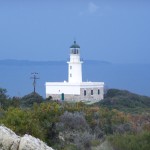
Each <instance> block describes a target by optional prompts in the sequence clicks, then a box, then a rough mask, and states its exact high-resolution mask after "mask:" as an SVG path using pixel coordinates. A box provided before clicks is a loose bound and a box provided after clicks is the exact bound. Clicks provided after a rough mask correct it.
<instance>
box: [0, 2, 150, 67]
mask: <svg viewBox="0 0 150 150" xmlns="http://www.w3.org/2000/svg"><path fill="white" fill-rule="evenodd" d="M74 40H76V41H77V43H78V44H79V45H80V47H81V57H82V58H83V59H86V60H87V59H90V60H102V61H108V62H112V63H142V64H147V63H150V59H149V57H150V1H149V0H0V59H19V60H22V59H23V60H35V61H37V60H38V61H51V60H67V59H68V58H69V47H70V46H71V45H72V43H73V41H74Z"/></svg>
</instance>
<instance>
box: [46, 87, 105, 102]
mask: <svg viewBox="0 0 150 150" xmlns="http://www.w3.org/2000/svg"><path fill="white" fill-rule="evenodd" d="M98 90H99V94H98ZM85 91H86V95H85ZM91 91H93V94H91ZM103 95H104V88H103V87H100V88H81V89H80V94H65V93H64V100H65V101H100V100H102V99H103ZM49 96H52V98H53V100H61V98H62V95H61V93H60V94H48V95H47V97H49Z"/></svg>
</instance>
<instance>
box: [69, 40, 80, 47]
mask: <svg viewBox="0 0 150 150" xmlns="http://www.w3.org/2000/svg"><path fill="white" fill-rule="evenodd" d="M70 48H80V46H79V45H78V44H77V43H76V41H74V43H73V45H71V46H70Z"/></svg>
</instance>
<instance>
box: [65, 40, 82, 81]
mask: <svg viewBox="0 0 150 150" xmlns="http://www.w3.org/2000/svg"><path fill="white" fill-rule="evenodd" d="M67 63H68V82H69V83H82V63H83V62H82V61H81V60H80V46H79V45H77V44H76V41H74V44H73V45H72V46H71V47H70V61H68V62H67Z"/></svg>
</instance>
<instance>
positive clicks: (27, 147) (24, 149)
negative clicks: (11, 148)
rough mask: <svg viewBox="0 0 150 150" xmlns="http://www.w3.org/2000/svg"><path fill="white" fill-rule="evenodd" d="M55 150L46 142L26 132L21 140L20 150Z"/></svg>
mask: <svg viewBox="0 0 150 150" xmlns="http://www.w3.org/2000/svg"><path fill="white" fill-rule="evenodd" d="M35 149H36V150H53V149H52V148H50V147H48V146H47V145H46V144H45V143H44V142H42V141H40V140H39V139H36V138H34V137H32V136H31V135H27V134H25V135H24V136H23V137H22V138H21V141H20V145H19V150H35Z"/></svg>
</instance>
